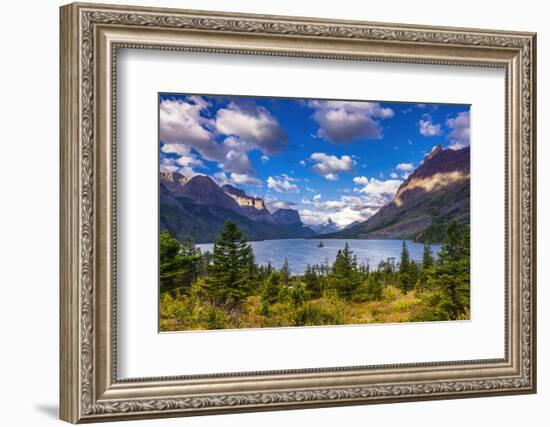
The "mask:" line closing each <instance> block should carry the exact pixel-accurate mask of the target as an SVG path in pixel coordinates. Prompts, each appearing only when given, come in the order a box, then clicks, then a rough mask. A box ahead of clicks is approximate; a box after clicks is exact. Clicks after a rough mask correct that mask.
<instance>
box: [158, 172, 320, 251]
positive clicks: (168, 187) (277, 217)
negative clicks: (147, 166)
mask: <svg viewBox="0 0 550 427" xmlns="http://www.w3.org/2000/svg"><path fill="white" fill-rule="evenodd" d="M160 178H161V179H160V225H161V229H167V230H168V231H170V232H172V233H175V234H176V235H177V236H178V237H180V238H185V237H186V236H189V235H190V236H192V237H193V239H194V240H195V242H197V243H203V242H213V241H214V240H215V239H216V237H217V235H218V233H219V232H220V231H221V229H222V228H223V224H224V223H225V221H227V220H232V221H234V222H235V223H237V225H238V226H239V228H241V229H242V230H243V231H244V233H245V235H246V236H247V238H248V239H250V240H265V239H288V238H294V237H307V236H310V235H312V234H314V232H313V231H312V230H311V229H309V228H308V227H306V226H304V225H303V223H302V221H301V220H300V216H299V214H298V212H297V211H294V210H291V209H284V210H283V211H289V212H285V213H284V214H285V215H283V214H281V213H280V214H277V212H278V211H277V212H275V214H274V215H272V214H271V213H270V212H269V211H268V210H267V209H266V207H265V202H264V200H263V199H261V198H258V197H250V196H248V195H247V194H246V193H245V192H244V191H242V190H240V189H238V188H236V187H233V186H230V185H225V186H223V187H219V186H218V185H217V184H216V183H215V182H214V181H213V180H212V179H211V178H209V177H207V176H203V175H196V176H194V177H193V178H191V179H186V178H185V177H183V175H180V174H171V175H168V174H162V173H161V177H160ZM282 217H292V218H293V219H292V221H286V222H285V221H281V218H282Z"/></svg>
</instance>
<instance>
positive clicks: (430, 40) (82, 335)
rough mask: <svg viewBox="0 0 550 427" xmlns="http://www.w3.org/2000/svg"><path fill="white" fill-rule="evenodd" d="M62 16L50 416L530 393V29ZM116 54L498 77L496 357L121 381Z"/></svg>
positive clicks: (98, 9)
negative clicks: (400, 66)
mask: <svg viewBox="0 0 550 427" xmlns="http://www.w3.org/2000/svg"><path fill="white" fill-rule="evenodd" d="M60 18H61V38H60V43H61V45H60V52H61V62H60V71H61V80H60V92H61V93H60V109H61V111H60V135H61V141H60V143H61V176H60V181H61V205H60V214H61V219H60V229H61V235H60V263H61V265H60V328H61V329H60V385H61V396H60V408H61V410H60V416H61V419H63V420H65V421H68V422H71V423H79V422H97V421H112V420H124V419H137V418H156V417H172V416H189V415H201V414H218V413H228V412H248V411H265V410H281V409H297V408H311V407H323V406H336V405H358V404H370V403H389V402H403V401H411V400H431V399H445V398H464V397H480V396H488V395H502V394H522V393H534V392H535V391H536V317H535V316H536V286H535V285H536V253H535V251H536V241H535V239H536V182H535V177H536V170H535V166H536V165H535V156H536V146H535V141H536V116H535V106H536V100H535V93H536V36H535V34H533V33H520V32H508V31H494V30H479V29H462V28H460V29H459V28H444V27H424V26H413V25H402V24H381V23H369V22H354V21H331V20H323V19H313V18H295V17H281V16H263V15H244V14H230V13H217V12H201V11H189V10H174V9H159V8H142V7H126V6H112V5H99V4H80V3H75V4H70V5H67V6H63V7H62V8H61V16H60ZM122 48H124V49H153V50H171V51H182V52H183V51H189V52H202V53H205V54H208V53H217V54H219V53H223V54H227V55H234V54H240V55H243V54H244V55H264V56H283V57H284V56H288V57H299V58H316V59H318V60H319V61H323V60H330V59H339V60H349V61H377V62H390V63H404V64H440V65H445V66H451V67H452V66H472V67H493V68H500V69H502V70H504V72H505V76H506V78H505V87H503V91H502V97H503V98H505V110H506V117H505V131H504V134H505V141H503V150H505V176H502V180H503V181H504V183H505V189H506V191H505V193H506V194H505V212H502V215H503V216H504V217H505V229H504V230H503V234H504V236H505V238H504V240H505V254H502V256H503V257H504V258H505V272H504V276H505V283H502V286H503V287H505V291H504V294H505V308H504V311H505V315H504V319H505V325H504V328H505V333H504V336H505V340H504V341H505V342H503V343H502V345H503V347H504V357H503V358H498V359H483V360H481V359H480V360H457V361H450V362H448V361H447V362H438V361H433V362H426V363H410V364H398V365H395V364H382V365H376V366H372V365H363V366H339V367H334V368H317V367H314V366H313V367H311V368H308V369H291V370H267V371H261V372H239V373H224V372H219V373H216V374H208V375H190V376H176V377H154V378H131V379H127V378H126V379H121V378H119V376H118V375H117V372H118V369H117V363H118V362H117V343H118V342H119V339H120V337H118V336H117V318H116V316H117V286H116V284H117V283H116V278H117V275H116V273H117V271H116V269H117V233H116V221H117V209H116V197H117V186H116V166H117V151H116V135H117V133H116V126H117V114H116V112H117V109H116V103H117V98H116V85H117V74H116V62H117V51H118V50H119V49H122ZM152 286H156V284H153V285H152ZM184 364H185V361H184V360H182V371H183V367H184Z"/></svg>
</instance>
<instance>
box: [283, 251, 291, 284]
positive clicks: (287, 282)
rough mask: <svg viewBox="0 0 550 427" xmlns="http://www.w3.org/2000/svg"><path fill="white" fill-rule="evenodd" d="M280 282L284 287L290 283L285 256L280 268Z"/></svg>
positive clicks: (288, 268)
mask: <svg viewBox="0 0 550 427" xmlns="http://www.w3.org/2000/svg"><path fill="white" fill-rule="evenodd" d="M281 282H282V285H283V287H284V288H288V286H289V285H290V267H289V266H288V259H287V258H285V262H284V263H283V266H282V268H281Z"/></svg>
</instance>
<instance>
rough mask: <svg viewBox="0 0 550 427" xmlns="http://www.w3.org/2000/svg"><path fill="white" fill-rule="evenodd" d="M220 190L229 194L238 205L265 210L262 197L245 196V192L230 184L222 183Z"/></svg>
mask: <svg viewBox="0 0 550 427" xmlns="http://www.w3.org/2000/svg"><path fill="white" fill-rule="evenodd" d="M221 188H222V190H223V191H225V192H226V193H227V194H229V195H230V196H231V197H233V199H234V200H235V201H236V202H237V204H238V205H239V206H243V207H249V208H254V209H257V210H267V208H266V206H265V202H264V199H262V198H261V197H251V196H247V195H246V193H245V192H244V191H243V190H241V189H240V188H236V187H233V186H232V185H229V184H225V185H222V187H221Z"/></svg>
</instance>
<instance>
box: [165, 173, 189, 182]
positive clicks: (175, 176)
mask: <svg viewBox="0 0 550 427" xmlns="http://www.w3.org/2000/svg"><path fill="white" fill-rule="evenodd" d="M160 179H162V180H164V181H169V182H173V183H175V184H180V185H185V184H187V183H188V182H189V178H188V177H187V176H185V175H182V174H181V173H179V172H161V173H160Z"/></svg>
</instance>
